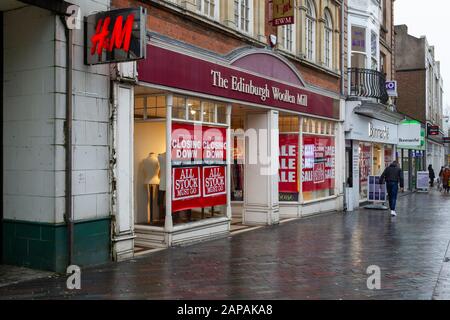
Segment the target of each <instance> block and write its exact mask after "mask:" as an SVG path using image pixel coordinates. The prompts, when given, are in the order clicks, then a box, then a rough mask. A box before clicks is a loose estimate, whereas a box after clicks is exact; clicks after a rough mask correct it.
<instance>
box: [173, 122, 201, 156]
mask: <svg viewBox="0 0 450 320" xmlns="http://www.w3.org/2000/svg"><path fill="white" fill-rule="evenodd" d="M202 131H203V130H202V127H201V126H194V125H192V124H185V123H173V124H172V138H171V141H170V147H171V150H172V161H175V162H177V161H182V162H190V161H198V160H202V133H203V132H202Z"/></svg>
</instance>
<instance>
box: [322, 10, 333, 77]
mask: <svg viewBox="0 0 450 320" xmlns="http://www.w3.org/2000/svg"><path fill="white" fill-rule="evenodd" d="M324 18H325V24H324V37H323V39H324V64H325V66H326V67H327V68H330V69H332V68H333V50H334V48H333V20H332V19H331V14H330V12H329V11H328V10H325V15H324ZM327 51H328V54H327Z"/></svg>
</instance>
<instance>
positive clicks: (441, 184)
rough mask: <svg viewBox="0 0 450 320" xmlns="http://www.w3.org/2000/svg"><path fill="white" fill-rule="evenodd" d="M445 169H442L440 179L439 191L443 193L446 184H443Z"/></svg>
mask: <svg viewBox="0 0 450 320" xmlns="http://www.w3.org/2000/svg"><path fill="white" fill-rule="evenodd" d="M444 169H445V167H444V166H442V167H441V171H439V178H438V186H439V191H441V192H442V190H444V184H443V182H442V178H443V175H444Z"/></svg>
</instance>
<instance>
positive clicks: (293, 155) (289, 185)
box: [278, 133, 300, 201]
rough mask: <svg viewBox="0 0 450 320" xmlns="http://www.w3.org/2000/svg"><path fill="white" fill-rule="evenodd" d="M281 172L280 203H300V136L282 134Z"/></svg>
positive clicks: (279, 185)
mask: <svg viewBox="0 0 450 320" xmlns="http://www.w3.org/2000/svg"><path fill="white" fill-rule="evenodd" d="M279 144H280V170H279V184H278V192H279V193H280V201H299V192H300V186H299V179H298V157H299V153H298V145H299V135H298V133H297V134H280V139H279Z"/></svg>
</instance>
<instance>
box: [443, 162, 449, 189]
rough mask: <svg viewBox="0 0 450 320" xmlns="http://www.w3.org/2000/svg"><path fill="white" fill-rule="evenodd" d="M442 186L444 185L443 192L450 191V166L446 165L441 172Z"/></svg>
mask: <svg viewBox="0 0 450 320" xmlns="http://www.w3.org/2000/svg"><path fill="white" fill-rule="evenodd" d="M442 186H443V187H444V190H445V192H447V193H449V191H450V168H448V167H446V168H445V169H444V173H443V174H442Z"/></svg>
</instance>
